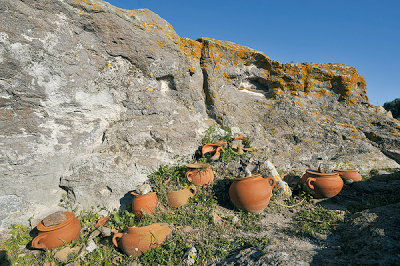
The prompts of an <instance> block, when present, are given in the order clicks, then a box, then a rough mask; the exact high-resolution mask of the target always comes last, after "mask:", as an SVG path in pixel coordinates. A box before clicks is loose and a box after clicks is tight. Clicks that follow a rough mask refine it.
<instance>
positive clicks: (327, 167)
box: [318, 163, 335, 173]
mask: <svg viewBox="0 0 400 266" xmlns="http://www.w3.org/2000/svg"><path fill="white" fill-rule="evenodd" d="M333 170H335V166H334V165H333V164H331V163H321V164H320V165H319V166H318V171H319V172H320V173H330V172H332V171H333Z"/></svg>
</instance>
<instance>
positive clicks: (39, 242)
mask: <svg viewBox="0 0 400 266" xmlns="http://www.w3.org/2000/svg"><path fill="white" fill-rule="evenodd" d="M65 215H66V217H67V219H66V220H65V221H64V222H62V223H60V224H57V225H53V226H48V227H46V226H44V224H43V221H42V222H40V223H39V224H38V225H37V227H36V228H37V229H38V230H39V232H40V233H39V235H38V236H37V237H35V238H34V239H33V240H32V247H33V248H37V249H45V250H51V249H54V248H57V247H60V246H63V245H64V244H65V243H69V242H72V241H74V240H77V239H78V238H79V234H80V231H81V224H80V222H79V220H78V219H77V218H76V217H75V214H74V213H72V212H65Z"/></svg>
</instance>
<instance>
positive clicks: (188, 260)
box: [183, 247, 197, 266]
mask: <svg viewBox="0 0 400 266" xmlns="http://www.w3.org/2000/svg"><path fill="white" fill-rule="evenodd" d="M196 257H197V249H196V248H195V247H191V248H190V249H189V250H188V251H187V252H186V253H185V256H184V258H183V265H187V266H191V265H193V264H194V263H195V262H196V260H195V258H196Z"/></svg>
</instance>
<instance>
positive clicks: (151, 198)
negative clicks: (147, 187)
mask: <svg viewBox="0 0 400 266" xmlns="http://www.w3.org/2000/svg"><path fill="white" fill-rule="evenodd" d="M131 194H132V195H134V196H135V197H134V198H133V201H132V211H133V213H134V214H135V215H136V216H138V217H141V218H143V217H144V214H145V213H147V214H150V213H153V212H154V211H155V210H156V208H157V204H158V197H157V193H156V192H152V193H149V194H144V195H139V194H136V193H135V192H131Z"/></svg>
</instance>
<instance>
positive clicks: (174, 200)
mask: <svg viewBox="0 0 400 266" xmlns="http://www.w3.org/2000/svg"><path fill="white" fill-rule="evenodd" d="M196 192H197V190H196V186H190V187H187V188H184V189H181V190H178V191H171V192H169V193H168V203H169V205H170V206H171V207H173V208H179V207H181V206H183V205H186V204H187V203H188V202H189V199H190V198H191V197H193V196H194V195H196Z"/></svg>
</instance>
